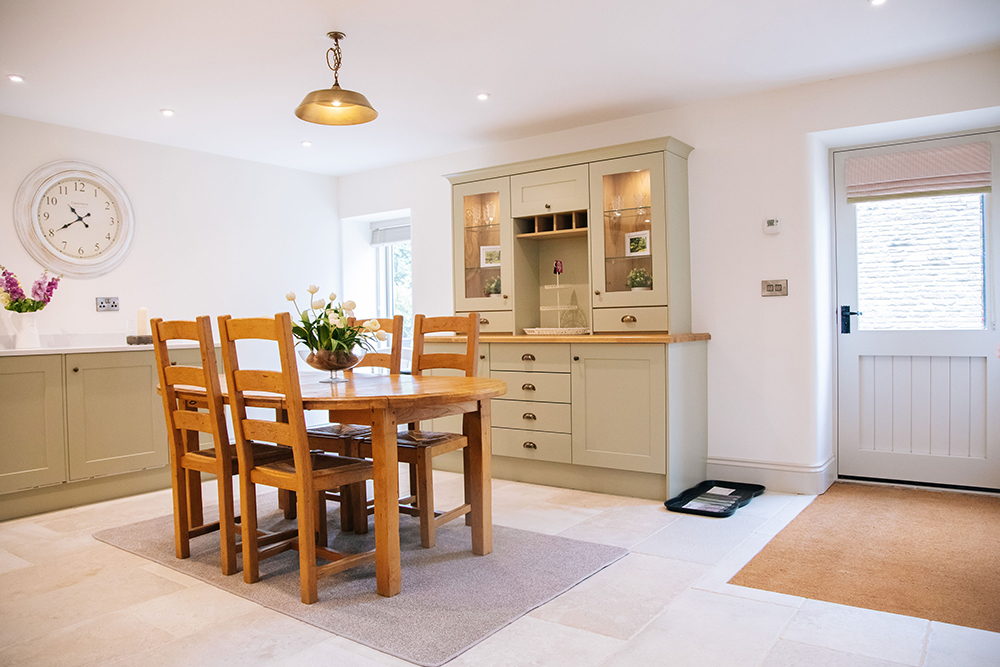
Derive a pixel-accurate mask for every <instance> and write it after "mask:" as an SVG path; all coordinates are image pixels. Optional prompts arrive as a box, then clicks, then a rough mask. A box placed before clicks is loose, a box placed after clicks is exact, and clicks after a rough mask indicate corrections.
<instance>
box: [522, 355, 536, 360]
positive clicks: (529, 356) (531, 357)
mask: <svg viewBox="0 0 1000 667" xmlns="http://www.w3.org/2000/svg"><path fill="white" fill-rule="evenodd" d="M534 360H535V355H533V354H522V355H521V361H534Z"/></svg>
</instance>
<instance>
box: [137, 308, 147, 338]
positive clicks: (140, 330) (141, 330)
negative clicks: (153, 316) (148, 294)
mask: <svg viewBox="0 0 1000 667" xmlns="http://www.w3.org/2000/svg"><path fill="white" fill-rule="evenodd" d="M135 329H136V331H135V332H136V334H138V335H140V336H148V335H149V311H148V310H146V307H145V306H143V307H142V308H139V316H138V318H137V320H136V327H135Z"/></svg>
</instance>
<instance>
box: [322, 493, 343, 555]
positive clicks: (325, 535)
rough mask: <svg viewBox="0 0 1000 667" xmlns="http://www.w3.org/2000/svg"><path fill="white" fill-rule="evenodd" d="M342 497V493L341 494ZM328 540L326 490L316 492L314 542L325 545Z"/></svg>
mask: <svg viewBox="0 0 1000 667" xmlns="http://www.w3.org/2000/svg"><path fill="white" fill-rule="evenodd" d="M341 497H343V494H341ZM328 541H329V535H328V533H327V527H326V491H320V492H319V493H318V494H317V503H316V544H318V545H320V546H324V547H325V546H326V545H327V544H328Z"/></svg>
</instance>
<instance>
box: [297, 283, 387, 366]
mask: <svg viewBox="0 0 1000 667" xmlns="http://www.w3.org/2000/svg"><path fill="white" fill-rule="evenodd" d="M307 291H308V292H309V298H310V299H311V301H310V303H309V305H310V308H307V309H305V310H299V304H297V303H295V292H289V293H288V294H286V295H285V298H286V299H288V300H289V301H291V302H292V304H293V305H294V306H295V310H296V311H297V312H298V314H299V319H298V320H297V321H296V320H295V319H294V318H293V319H292V335H293V336H295V338H296V340H297V341H298V342H299V343H302V344H304V345H305V346H306V347H307V348H308V349H309V355H308V356H306V357H304V358H305V362H306V363H307V364H309V365H310V366H312V367H313V368H316V369H318V370H321V371H330V379H329V380H323V382H330V383H333V382H346V380H344V379H342V378H339V379H338V378H334V376H333V374H334V373H335V372H336V371H346V370H348V369H351V368H354V367H355V366H357V365H358V364H360V363H361V360H362V359H364V358H365V353H366V352H368V351H372V350H374V349H375V345H374V343H373V341H374V340H380V341H382V340H385V339H386V334H385V332H384V331H381V330H380V325H379V323H378V320H368V321H367V322H364V323H363V324H351V323H350V318H353V317H354V308H355V303H354V302H353V301H344V302H343V303H341V304H336V303H334V302H335V301H336V299H337V295H336V294H333V293H331V294H330V301H329V303H328V302H327V301H326V300H324V299H323V297H318V298H317V297H316V292H318V291H319V288H318V287H316V286H315V285H310V286H309V289H308V290H307Z"/></svg>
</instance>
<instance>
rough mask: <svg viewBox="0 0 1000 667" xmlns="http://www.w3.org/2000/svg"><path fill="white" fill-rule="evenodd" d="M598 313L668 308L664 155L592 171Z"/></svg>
mask: <svg viewBox="0 0 1000 667" xmlns="http://www.w3.org/2000/svg"><path fill="white" fill-rule="evenodd" d="M590 197H591V201H590V211H591V217H592V222H591V230H590V252H591V270H592V279H593V288H594V294H593V297H592V298H593V304H594V308H613V307H620V306H665V305H667V222H666V207H665V204H666V196H665V184H664V166H663V153H648V154H645V155H636V156H633V157H627V158H620V159H616V160H605V161H602V162H594V163H591V165H590Z"/></svg>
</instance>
